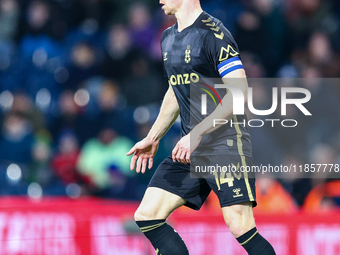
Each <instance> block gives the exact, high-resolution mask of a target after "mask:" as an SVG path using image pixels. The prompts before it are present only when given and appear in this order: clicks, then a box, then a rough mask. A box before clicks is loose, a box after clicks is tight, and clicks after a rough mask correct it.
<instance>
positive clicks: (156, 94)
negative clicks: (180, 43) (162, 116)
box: [123, 55, 168, 106]
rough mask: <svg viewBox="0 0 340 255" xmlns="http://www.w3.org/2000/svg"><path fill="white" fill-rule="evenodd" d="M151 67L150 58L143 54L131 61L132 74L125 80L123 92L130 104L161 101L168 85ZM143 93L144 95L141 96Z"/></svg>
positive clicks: (137, 104)
mask: <svg viewBox="0 0 340 255" xmlns="http://www.w3.org/2000/svg"><path fill="white" fill-rule="evenodd" d="M150 69H152V67H151V66H150V60H149V59H148V58H146V57H144V56H143V55H140V56H136V57H135V58H134V59H133V61H132V63H131V67H130V70H131V76H129V77H128V78H126V79H125V80H124V82H123V84H124V90H123V94H124V96H125V98H126V100H127V102H128V104H129V105H132V106H140V105H146V104H150V103H155V102H160V100H161V99H162V98H163V96H164V94H165V92H166V90H167V88H168V85H167V83H166V82H165V80H163V79H161V78H160V76H159V75H158V74H157V73H156V74H155V73H154V72H152V71H151V70H150ZM146 91H147V93H145V92H146ZM141 95H143V96H141Z"/></svg>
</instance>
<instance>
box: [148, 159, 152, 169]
mask: <svg viewBox="0 0 340 255" xmlns="http://www.w3.org/2000/svg"><path fill="white" fill-rule="evenodd" d="M152 166H153V158H149V169H151V168H152Z"/></svg>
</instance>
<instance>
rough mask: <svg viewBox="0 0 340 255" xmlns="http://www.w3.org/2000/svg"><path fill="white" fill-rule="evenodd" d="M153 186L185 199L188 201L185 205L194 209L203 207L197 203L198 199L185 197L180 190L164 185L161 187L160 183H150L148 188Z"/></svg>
mask: <svg viewBox="0 0 340 255" xmlns="http://www.w3.org/2000/svg"><path fill="white" fill-rule="evenodd" d="M149 187H150V188H151V187H154V188H159V189H162V190H165V191H168V192H170V193H172V194H175V195H177V196H179V197H181V198H183V199H185V200H186V201H187V202H186V203H185V204H184V206H187V207H189V208H191V209H193V210H196V211H198V210H199V209H201V207H202V205H200V206H199V205H198V204H197V203H195V202H196V201H193V200H192V199H190V198H187V197H184V196H183V195H182V194H180V193H179V192H176V191H175V190H172V189H169V188H164V187H161V186H160V185H156V184H152V185H148V188H149Z"/></svg>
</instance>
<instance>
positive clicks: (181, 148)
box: [172, 68, 248, 164]
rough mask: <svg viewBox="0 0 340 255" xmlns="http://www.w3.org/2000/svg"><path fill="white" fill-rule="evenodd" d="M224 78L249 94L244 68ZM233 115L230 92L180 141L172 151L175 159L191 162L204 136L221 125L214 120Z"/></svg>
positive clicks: (224, 80) (226, 118) (228, 118)
mask: <svg viewBox="0 0 340 255" xmlns="http://www.w3.org/2000/svg"><path fill="white" fill-rule="evenodd" d="M222 80H223V82H224V83H225V84H228V85H234V86H237V87H239V88H240V89H241V90H242V92H243V95H247V92H248V82H247V79H246V74H245V71H244V69H243V68H241V69H237V70H234V71H232V72H230V73H228V74H226V75H224V76H223V78H222ZM244 98H245V103H246V101H247V98H248V97H247V96H245V97H244ZM232 117H233V97H232V94H231V93H230V92H229V93H227V94H226V95H225V96H224V97H223V98H222V104H219V105H218V106H217V107H216V109H215V110H214V111H213V112H212V113H211V114H210V115H209V116H208V117H206V118H205V119H204V120H203V121H201V122H200V123H199V124H197V125H196V126H195V128H193V129H192V130H191V132H190V133H189V134H187V135H186V136H184V137H182V139H181V140H179V141H178V143H177V144H176V146H175V148H174V149H173V151H172V159H173V161H178V162H180V163H184V164H186V163H190V155H191V153H192V152H193V151H194V150H195V149H196V148H197V147H198V145H199V143H200V142H201V140H202V138H203V136H205V135H206V134H209V133H211V132H214V131H215V130H216V129H218V128H220V127H221V125H214V120H216V119H223V120H228V121H229V120H230V119H231V118H232Z"/></svg>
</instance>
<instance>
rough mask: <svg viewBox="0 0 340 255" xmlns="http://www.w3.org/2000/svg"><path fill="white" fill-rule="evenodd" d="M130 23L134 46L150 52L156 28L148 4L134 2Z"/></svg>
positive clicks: (144, 51) (130, 13) (130, 12)
mask: <svg viewBox="0 0 340 255" xmlns="http://www.w3.org/2000/svg"><path fill="white" fill-rule="evenodd" d="M129 25H130V26H129V30H130V33H131V38H132V43H133V47H134V48H136V49H138V50H141V51H142V52H143V53H149V52H150V51H151V48H150V46H152V45H153V44H152V42H153V39H154V37H155V35H156V30H155V28H154V27H153V25H152V23H151V15H150V11H149V9H148V6H146V5H145V4H143V3H136V4H133V5H132V6H131V8H130V11H129Z"/></svg>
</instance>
